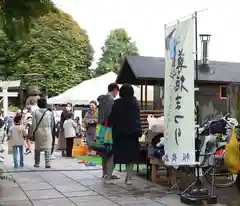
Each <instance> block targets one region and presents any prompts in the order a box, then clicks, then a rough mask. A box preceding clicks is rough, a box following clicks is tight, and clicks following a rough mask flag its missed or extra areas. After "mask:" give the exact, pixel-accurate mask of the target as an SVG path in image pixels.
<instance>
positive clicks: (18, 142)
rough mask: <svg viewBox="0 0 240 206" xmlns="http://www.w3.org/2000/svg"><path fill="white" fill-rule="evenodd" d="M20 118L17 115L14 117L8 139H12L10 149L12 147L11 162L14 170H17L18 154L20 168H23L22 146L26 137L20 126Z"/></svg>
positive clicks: (23, 129) (23, 128) (22, 127)
mask: <svg viewBox="0 0 240 206" xmlns="http://www.w3.org/2000/svg"><path fill="white" fill-rule="evenodd" d="M21 119H22V117H21V116H19V115H17V116H15V117H14V119H13V121H14V125H13V127H12V131H11V134H10V138H11V139H12V145H13V146H12V147H13V162H14V168H18V152H19V159H20V164H19V166H20V167H23V166H24V164H23V145H24V138H25V137H26V130H25V127H24V126H23V125H22V124H21Z"/></svg>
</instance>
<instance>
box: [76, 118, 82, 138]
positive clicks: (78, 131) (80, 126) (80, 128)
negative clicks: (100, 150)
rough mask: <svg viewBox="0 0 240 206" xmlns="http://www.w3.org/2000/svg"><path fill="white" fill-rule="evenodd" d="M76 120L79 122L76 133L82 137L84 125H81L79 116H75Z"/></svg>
mask: <svg viewBox="0 0 240 206" xmlns="http://www.w3.org/2000/svg"><path fill="white" fill-rule="evenodd" d="M75 122H76V123H77V129H76V135H77V136H78V137H80V136H81V132H82V125H81V123H80V118H79V117H76V118H75Z"/></svg>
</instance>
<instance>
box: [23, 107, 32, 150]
mask: <svg viewBox="0 0 240 206" xmlns="http://www.w3.org/2000/svg"><path fill="white" fill-rule="evenodd" d="M24 114H25V115H24V118H23V124H24V126H25V131H26V135H28V132H29V129H30V127H31V125H32V110H31V107H27V110H26V111H25V113H24ZM24 146H25V148H26V151H25V153H24V154H25V155H28V154H31V153H32V151H31V141H30V139H29V138H26V140H25V143H24Z"/></svg>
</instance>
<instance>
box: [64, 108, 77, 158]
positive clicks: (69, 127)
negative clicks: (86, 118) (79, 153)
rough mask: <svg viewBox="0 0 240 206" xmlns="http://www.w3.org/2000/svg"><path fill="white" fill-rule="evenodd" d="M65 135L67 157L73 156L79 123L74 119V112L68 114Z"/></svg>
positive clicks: (65, 122)
mask: <svg viewBox="0 0 240 206" xmlns="http://www.w3.org/2000/svg"><path fill="white" fill-rule="evenodd" d="M63 129H64V137H65V138H66V148H67V149H66V150H67V157H72V149H73V140H74V137H76V129H77V123H76V122H75V121H74V120H73V114H72V113H69V114H67V119H66V120H65V121H64V123H63Z"/></svg>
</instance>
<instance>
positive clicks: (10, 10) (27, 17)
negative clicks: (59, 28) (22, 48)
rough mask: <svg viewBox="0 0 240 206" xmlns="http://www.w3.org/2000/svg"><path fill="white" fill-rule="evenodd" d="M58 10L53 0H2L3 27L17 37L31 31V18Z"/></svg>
mask: <svg viewBox="0 0 240 206" xmlns="http://www.w3.org/2000/svg"><path fill="white" fill-rule="evenodd" d="M49 12H58V10H57V8H56V7H55V5H54V3H53V2H52V1H51V0H0V20H1V22H0V23H1V29H2V30H3V31H4V32H5V33H6V35H7V36H8V38H10V39H12V40H13V39H15V38H16V37H18V36H22V35H23V34H26V33H28V32H29V31H30V27H31V20H32V19H36V18H39V17H41V16H43V15H45V14H47V13H49Z"/></svg>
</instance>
